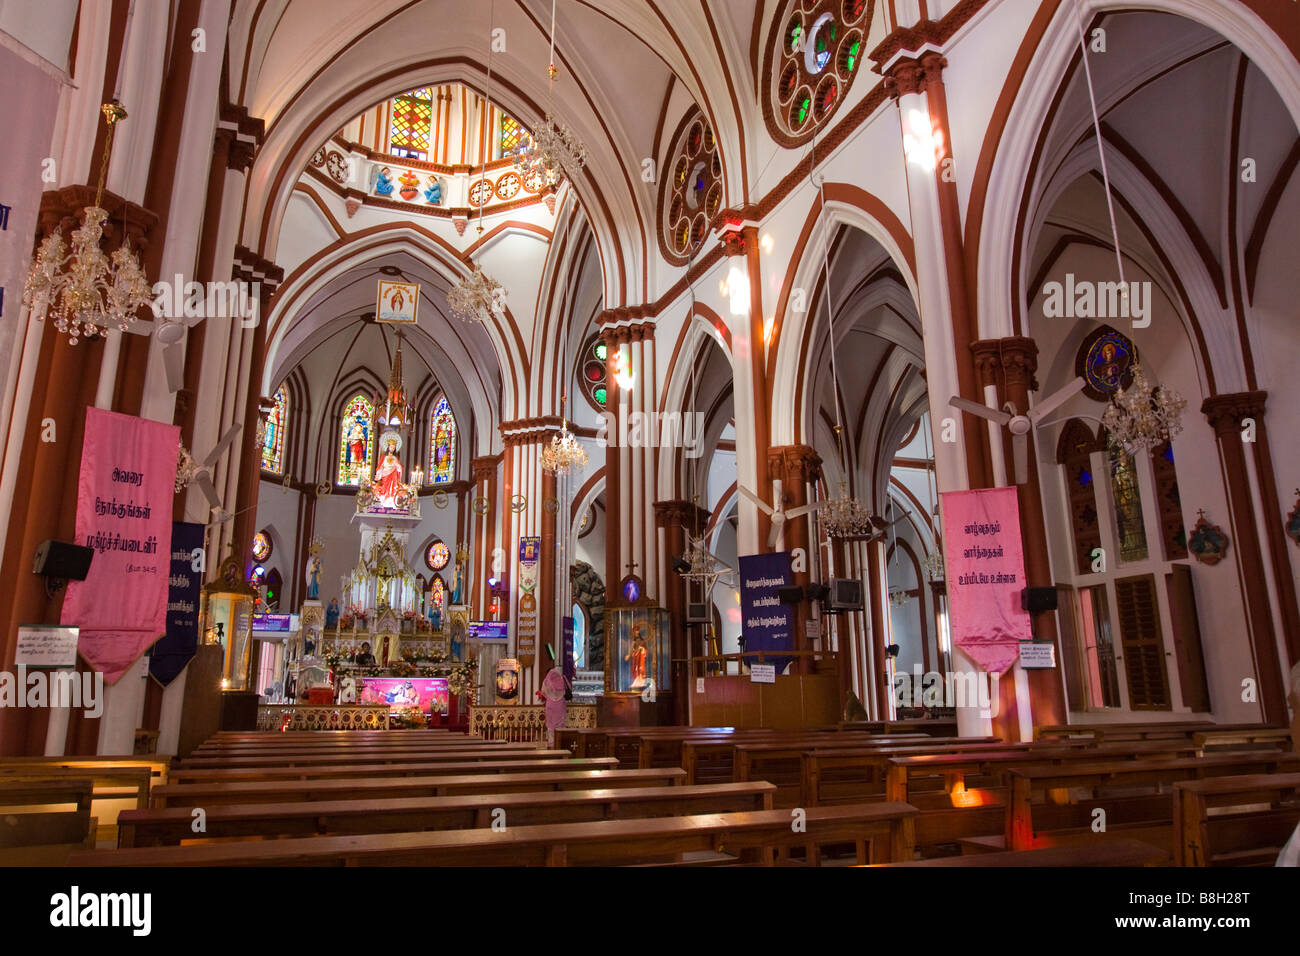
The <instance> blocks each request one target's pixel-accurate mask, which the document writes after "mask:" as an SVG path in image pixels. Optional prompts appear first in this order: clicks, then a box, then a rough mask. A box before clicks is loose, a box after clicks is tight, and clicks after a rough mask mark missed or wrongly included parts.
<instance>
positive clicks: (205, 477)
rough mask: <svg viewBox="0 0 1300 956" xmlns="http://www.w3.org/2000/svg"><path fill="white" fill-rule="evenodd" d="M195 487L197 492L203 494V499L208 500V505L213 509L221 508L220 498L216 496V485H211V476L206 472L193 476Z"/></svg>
mask: <svg viewBox="0 0 1300 956" xmlns="http://www.w3.org/2000/svg"><path fill="white" fill-rule="evenodd" d="M193 483H194V484H195V485H197V486H198V489H199V491H201V492H203V497H204V498H207V499H208V505H209V506H210V507H213V508H220V507H221V498H220V496H219V495H218V494H217V488H216V485H214V484H213V483H212V476H211V475H209V474H208V473H207V472H206V471H201V472H199V473H198V474H197V475H195V476H194V482H193Z"/></svg>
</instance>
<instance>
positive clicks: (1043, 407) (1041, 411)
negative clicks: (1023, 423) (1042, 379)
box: [1028, 378, 1084, 425]
mask: <svg viewBox="0 0 1300 956" xmlns="http://www.w3.org/2000/svg"><path fill="white" fill-rule="evenodd" d="M1083 385H1084V382H1083V379H1082V378H1076V379H1075V380H1074V381H1072V382H1071V383H1070V384H1069V385H1067V386H1065V388H1062V389H1060V390H1058V391H1055V392H1053V393H1052V394H1051V395H1048V396H1047V397H1046V398H1044V399H1043V400H1042V401H1040V402H1035V403H1034V407H1033V408H1032V409H1030V411H1029V415H1028V418H1029V420H1030V421H1031V422H1033V423H1034V424H1035V425H1037V424H1038V422H1039V420H1040V419H1042V418H1043V417H1044V416H1045V415H1047V413H1048V412H1051V411H1053V410H1055V409H1056V408H1059V407H1060V406H1061V405H1062V404H1064V403H1065V401H1066V400H1067V399H1069V398H1073V397H1074V396H1075V395H1077V394H1078V393H1079V392H1081V391H1083Z"/></svg>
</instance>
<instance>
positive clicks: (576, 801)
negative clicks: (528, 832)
mask: <svg viewBox="0 0 1300 956" xmlns="http://www.w3.org/2000/svg"><path fill="white" fill-rule="evenodd" d="M775 789H776V788H775V787H773V786H772V785H771V784H770V783H761V782H760V783H724V784H717V785H713V786H703V787H687V786H680V787H674V786H666V787H628V788H624V789H602V790H566V791H541V792H532V793H487V794H463V795H459V796H441V797H413V798H403V799H395V800H327V801H318V802H313V803H280V804H272V803H258V804H247V805H239V806H229V807H212V808H211V809H209V810H208V811H207V814H206V820H205V824H206V828H205V830H204V832H203V833H201V834H195V833H194V831H193V828H192V824H193V819H192V816H191V813H192V811H191V808H189V807H175V808H172V809H168V810H133V811H130V812H129V813H125V814H123V817H122V820H121V822H120V824H119V829H118V846H119V847H123V848H129V847H143V846H177V845H179V844H180V843H181V842H182V841H194V840H196V839H198V840H204V839H206V840H212V839H231V838H244V839H248V838H257V837H267V838H269V837H300V836H312V835H317V836H325V835H330V836H341V835H345V834H358V833H403V832H414V831H418V830H460V829H471V828H474V827H486V826H491V825H492V823H493V819H494V814H495V813H496V811H498V810H500V811H503V813H504V817H503V818H501V819H503V821H504V823H505V824H506V825H507V826H511V827H514V826H534V825H542V824H555V823H576V822H583V821H587V820H604V819H612V818H617V819H620V820H627V819H634V818H641V817H663V816H687V815H690V814H696V813H728V812H738V811H744V810H770V809H772V793H773V791H774V790H775Z"/></svg>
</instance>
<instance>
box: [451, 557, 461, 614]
mask: <svg viewBox="0 0 1300 956" xmlns="http://www.w3.org/2000/svg"><path fill="white" fill-rule="evenodd" d="M452 575H453V576H452V585H451V603H452V604H461V603H462V601H461V599H460V562H459V561H457V562H456V567H455V570H454V571H453V572H452Z"/></svg>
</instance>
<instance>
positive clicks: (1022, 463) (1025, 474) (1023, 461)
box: [1011, 432, 1029, 485]
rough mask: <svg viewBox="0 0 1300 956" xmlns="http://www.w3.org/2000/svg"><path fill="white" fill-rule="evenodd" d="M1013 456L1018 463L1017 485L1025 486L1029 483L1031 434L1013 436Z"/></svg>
mask: <svg viewBox="0 0 1300 956" xmlns="http://www.w3.org/2000/svg"><path fill="white" fill-rule="evenodd" d="M1011 455H1012V457H1013V458H1014V459H1015V462H1016V484H1018V485H1023V484H1024V483H1025V482H1027V481H1029V434H1028V432H1026V433H1025V434H1023V435H1013V436H1012V438H1011Z"/></svg>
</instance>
